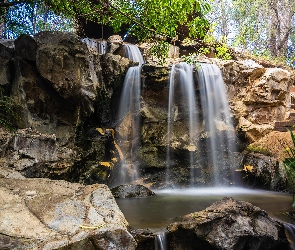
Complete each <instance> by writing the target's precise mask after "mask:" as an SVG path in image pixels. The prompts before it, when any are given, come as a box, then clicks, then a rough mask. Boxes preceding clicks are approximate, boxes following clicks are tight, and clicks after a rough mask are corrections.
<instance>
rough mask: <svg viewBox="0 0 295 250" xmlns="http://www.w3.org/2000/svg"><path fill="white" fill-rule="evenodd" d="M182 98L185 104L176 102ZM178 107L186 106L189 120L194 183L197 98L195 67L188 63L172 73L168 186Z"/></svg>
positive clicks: (186, 114) (184, 110)
mask: <svg viewBox="0 0 295 250" xmlns="http://www.w3.org/2000/svg"><path fill="white" fill-rule="evenodd" d="M176 88H178V90H179V92H180V93H182V94H181V95H180V96H178V98H176V97H175V96H174V95H175V89H176ZM180 97H181V99H182V102H183V103H178V105H176V102H177V101H178V100H175V99H179V98H180ZM176 106H184V108H183V109H182V112H183V115H182V116H183V117H185V118H186V120H188V125H187V126H188V128H189V131H188V138H189V140H188V145H187V146H186V148H187V149H188V151H189V168H190V177H191V178H190V179H191V180H190V181H191V183H192V182H193V178H192V177H193V176H194V162H195V158H196V157H195V156H196V152H195V151H196V142H195V141H196V138H195V136H196V132H197V120H198V119H197V114H196V97H195V84H194V79H193V66H192V65H189V64H187V63H183V62H182V63H179V64H177V65H173V66H172V68H171V71H170V81H169V101H168V121H167V159H166V184H169V175H170V165H171V162H170V159H171V157H172V155H171V143H172V142H173V140H174V139H175V138H176V137H177V136H176V135H175V134H174V133H173V128H174V122H175V121H176V120H177V115H178V114H177V112H178V108H177V107H176Z"/></svg>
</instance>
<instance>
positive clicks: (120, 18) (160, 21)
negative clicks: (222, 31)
mask: <svg viewBox="0 0 295 250" xmlns="http://www.w3.org/2000/svg"><path fill="white" fill-rule="evenodd" d="M24 2H25V4H27V5H30V6H35V5H36V4H43V5H44V6H47V7H48V8H49V9H50V10H51V11H53V12H54V13H55V14H58V15H64V16H65V17H67V18H75V19H79V18H83V19H86V20H91V21H94V22H97V23H100V24H107V25H110V26H112V27H113V29H114V31H115V32H118V31H120V30H122V29H123V28H124V29H125V28H126V26H127V27H129V29H130V32H131V33H132V34H133V35H134V36H136V37H137V38H138V39H139V40H144V39H147V38H151V37H153V36H154V35H155V34H161V35H164V36H168V37H171V38H173V37H176V36H177V29H178V27H179V26H180V25H184V26H186V27H188V29H189V35H190V36H192V37H204V35H205V34H206V30H207V29H208V28H209V26H210V24H209V23H208V21H207V20H206V19H205V15H206V14H207V13H208V12H209V11H210V10H211V7H210V0H198V1H196V0H137V1H126V0H114V1H103V0H98V1H92V0H79V1H66V0H35V1H33V0H26V1H24ZM17 6H19V5H15V6H13V7H10V8H14V7H17ZM0 7H1V2H0ZM0 9H1V8H0ZM28 9H30V8H28ZM2 10H3V9H2ZM2 10H1V11H2Z"/></svg>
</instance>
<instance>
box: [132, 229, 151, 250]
mask: <svg viewBox="0 0 295 250" xmlns="http://www.w3.org/2000/svg"><path fill="white" fill-rule="evenodd" d="M131 234H132V236H133V237H134V239H135V240H136V243H137V247H136V250H154V249H155V237H156V234H155V233H154V232H152V231H151V230H150V229H148V228H147V229H134V230H131Z"/></svg>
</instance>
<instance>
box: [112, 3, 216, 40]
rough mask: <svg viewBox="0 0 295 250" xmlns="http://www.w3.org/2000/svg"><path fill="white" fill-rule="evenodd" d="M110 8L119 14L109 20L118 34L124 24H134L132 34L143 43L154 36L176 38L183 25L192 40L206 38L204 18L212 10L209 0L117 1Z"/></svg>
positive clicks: (206, 22)
mask: <svg viewBox="0 0 295 250" xmlns="http://www.w3.org/2000/svg"><path fill="white" fill-rule="evenodd" d="M110 8H111V9H113V10H115V9H116V10H120V11H119V12H118V11H117V12H116V11H114V13H113V14H114V16H112V17H110V24H111V26H113V28H114V29H115V31H119V29H120V28H121V27H122V25H123V24H128V25H134V24H135V25H134V26H132V27H133V28H132V30H131V32H132V34H133V35H135V36H136V37H137V38H139V39H140V40H145V39H147V38H150V37H153V36H154V34H161V35H164V36H168V37H171V38H174V37H177V29H178V27H179V26H180V25H184V26H186V27H188V28H189V36H191V37H204V35H205V33H206V30H207V29H208V27H209V23H208V21H207V20H206V19H205V17H204V15H206V14H207V13H208V12H209V11H210V9H211V8H210V4H209V1H208V0H199V1H196V0H137V1H126V0H116V1H113V3H112V5H111V6H110ZM114 8H115V9H114ZM114 17H115V18H114Z"/></svg>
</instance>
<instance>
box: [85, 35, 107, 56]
mask: <svg viewBox="0 0 295 250" xmlns="http://www.w3.org/2000/svg"><path fill="white" fill-rule="evenodd" d="M82 42H84V43H86V44H87V47H88V49H89V50H90V51H93V52H94V53H98V54H101V55H103V54H105V53H106V51H107V41H105V40H97V39H91V38H83V39H82Z"/></svg>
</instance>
